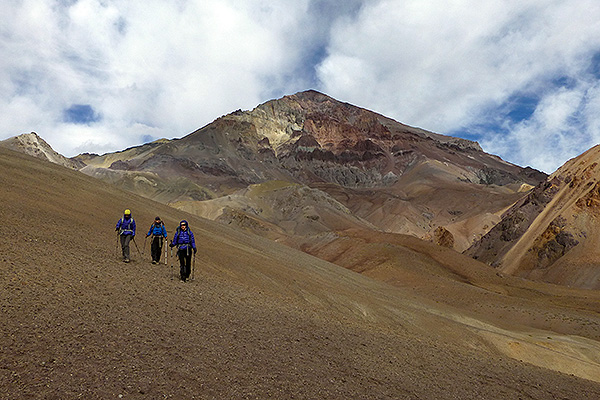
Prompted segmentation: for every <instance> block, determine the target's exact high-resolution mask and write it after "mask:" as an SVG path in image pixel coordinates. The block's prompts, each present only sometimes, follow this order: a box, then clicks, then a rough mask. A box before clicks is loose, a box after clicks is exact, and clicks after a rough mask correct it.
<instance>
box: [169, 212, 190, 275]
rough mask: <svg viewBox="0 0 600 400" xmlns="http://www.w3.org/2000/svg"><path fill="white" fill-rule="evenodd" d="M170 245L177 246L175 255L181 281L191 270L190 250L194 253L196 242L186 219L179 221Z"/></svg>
mask: <svg viewBox="0 0 600 400" xmlns="http://www.w3.org/2000/svg"><path fill="white" fill-rule="evenodd" d="M169 246H170V247H173V246H177V256H178V257H179V274H180V278H181V281H182V282H185V281H186V280H187V279H188V278H189V277H190V273H191V272H192V252H193V253H194V254H196V242H195V240H194V234H193V233H192V231H191V230H190V229H189V226H188V223H187V221H186V220H183V221H181V222H180V223H179V228H177V231H176V232H175V236H173V241H172V242H171V244H169Z"/></svg>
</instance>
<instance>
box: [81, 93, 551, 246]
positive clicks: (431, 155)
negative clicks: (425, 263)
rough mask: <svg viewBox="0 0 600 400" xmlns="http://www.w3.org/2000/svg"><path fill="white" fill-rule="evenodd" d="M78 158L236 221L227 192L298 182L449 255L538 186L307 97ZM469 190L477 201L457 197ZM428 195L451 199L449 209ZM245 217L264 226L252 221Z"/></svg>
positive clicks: (466, 149)
mask: <svg viewBox="0 0 600 400" xmlns="http://www.w3.org/2000/svg"><path fill="white" fill-rule="evenodd" d="M76 158H77V159H78V160H80V161H82V162H85V163H86V164H87V165H86V166H85V167H84V168H82V169H81V170H82V172H84V173H87V174H89V175H91V176H95V177H100V178H102V179H104V180H106V181H109V182H111V183H114V184H117V185H119V186H121V187H123V188H124V189H128V190H133V191H134V192H136V193H139V194H142V195H144V196H146V197H149V198H153V199H156V200H159V201H162V202H164V203H167V204H181V205H183V204H185V206H186V207H188V209H195V210H201V209H205V207H203V206H200V205H198V207H196V206H194V205H193V203H194V202H201V201H207V200H211V201H212V200H215V199H217V198H220V199H221V200H219V203H220V204H222V210H225V209H233V210H235V213H237V214H239V215H242V214H244V213H246V211H244V210H245V209H251V208H252V206H251V205H250V204H248V205H246V206H244V205H241V204H240V203H239V200H240V198H239V196H238V197H236V203H235V204H227V199H228V198H229V196H232V195H233V194H234V193H238V192H240V191H244V190H246V189H247V188H248V187H249V186H250V185H256V184H267V183H268V182H270V181H273V182H275V181H286V182H290V183H294V184H301V185H305V186H307V187H310V188H312V189H317V190H320V191H322V192H324V193H325V194H327V195H328V196H331V197H333V198H334V199H335V200H336V201H338V202H340V203H341V204H343V205H344V206H345V207H347V208H348V209H350V210H351V212H352V213H353V214H355V216H356V217H357V218H359V219H362V220H364V221H366V222H368V223H369V224H371V225H374V226H376V227H377V229H381V230H384V231H390V232H396V233H403V234H411V235H414V236H417V237H420V238H425V239H427V238H433V237H434V232H435V231H436V229H437V228H438V227H440V226H442V227H444V229H446V230H447V231H448V232H449V233H450V234H451V235H453V236H454V237H455V240H454V241H453V243H454V246H455V249H456V250H457V251H462V250H464V249H466V248H467V247H469V246H470V245H471V244H472V243H473V242H474V241H475V240H476V239H478V238H479V237H481V236H482V235H483V234H485V233H486V232H487V230H488V229H489V228H490V227H491V226H492V225H493V224H494V223H495V222H497V221H498V220H499V216H498V213H499V212H500V211H501V210H503V209H505V208H506V207H508V206H509V205H511V204H512V203H514V202H515V201H516V200H518V198H520V197H521V196H522V188H523V187H529V186H535V185H537V183H538V182H540V181H541V180H543V179H544V178H545V177H546V175H545V174H543V173H541V172H539V171H535V170H533V169H531V168H521V167H518V166H515V165H513V164H510V163H507V162H505V161H503V160H501V159H500V158H499V157H497V156H493V155H489V154H487V153H484V152H483V151H481V148H480V146H479V145H478V144H477V143H476V142H472V141H469V140H466V139H460V138H452V137H448V136H443V135H439V134H435V133H432V132H427V131H425V130H423V129H420V128H412V127H409V126H407V125H404V124H401V123H399V122H397V121H394V120H392V119H390V118H387V117H385V116H383V115H380V114H377V113H375V112H372V111H369V110H366V109H363V108H360V107H356V106H353V105H351V104H349V103H343V102H340V101H337V100H335V99H333V98H331V97H329V96H327V95H325V94H322V93H319V92H316V91H307V92H299V93H297V94H294V95H289V96H285V97H283V98H281V99H274V100H270V101H267V102H265V103H263V104H260V105H258V106H257V107H255V108H254V109H253V110H249V111H241V110H238V111H235V112H233V113H231V114H228V115H225V116H222V117H219V118H217V119H216V120H215V121H214V122H212V123H210V124H208V125H206V126H204V127H202V128H200V129H198V130H196V131H194V132H192V133H190V134H188V135H186V136H185V137H183V138H180V139H175V140H171V141H158V142H153V143H150V144H145V145H141V146H136V147H133V148H130V149H127V150H124V151H121V152H117V153H110V154H105V155H102V156H98V155H80V156H78V157H76ZM470 191H471V192H474V193H478V194H477V195H476V197H478V198H477V199H475V198H470V197H469V196H468V195H467V196H465V194H466V193H467V192H470ZM325 197H326V196H325V195H324V196H323V198H325ZM437 197H445V198H447V199H451V198H456V200H455V201H454V204H453V205H451V206H450V207H447V206H446V205H445V204H443V202H440V201H438V200H437ZM479 197H480V198H479ZM248 201H249V202H252V200H251V199H248ZM302 201H304V200H301V202H302ZM307 201H308V200H307ZM306 207H310V205H309V204H306ZM317 213H318V211H317ZM267 214H269V215H275V214H277V210H271V211H269V212H267ZM211 215H216V214H215V213H214V212H211ZM383 215H387V217H383ZM215 218H218V215H216V216H215ZM247 218H250V219H253V220H255V221H258V223H259V224H260V223H264V224H269V223H271V222H273V221H270V220H269V219H268V218H267V219H266V220H264V221H262V220H261V218H262V216H261V215H259V214H257V213H254V214H248V215H247ZM299 225H304V224H299ZM348 227H350V226H348ZM288 231H289V229H288ZM290 233H291V234H292V235H297V234H300V233H299V232H293V231H291V232H290ZM300 236H302V235H300Z"/></svg>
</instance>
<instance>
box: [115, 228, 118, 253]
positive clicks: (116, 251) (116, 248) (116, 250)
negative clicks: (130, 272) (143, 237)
mask: <svg viewBox="0 0 600 400" xmlns="http://www.w3.org/2000/svg"><path fill="white" fill-rule="evenodd" d="M115 257H117V259H118V258H119V232H117V247H115Z"/></svg>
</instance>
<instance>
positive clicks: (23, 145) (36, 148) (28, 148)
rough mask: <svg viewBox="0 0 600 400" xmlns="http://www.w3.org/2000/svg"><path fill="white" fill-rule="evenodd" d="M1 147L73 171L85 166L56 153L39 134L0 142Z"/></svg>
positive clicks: (28, 134) (27, 134) (25, 134)
mask: <svg viewBox="0 0 600 400" xmlns="http://www.w3.org/2000/svg"><path fill="white" fill-rule="evenodd" d="M0 146H3V147H6V148H9V149H11V150H16V151H19V152H21V153H25V154H29V155H30V156H34V157H37V158H40V159H42V160H45V161H50V162H53V163H55V164H59V165H62V166H65V167H67V168H71V169H80V168H83V167H84V166H85V164H84V163H83V162H81V161H79V160H76V159H70V158H67V157H65V156H63V155H62V154H59V153H57V152H56V151H54V149H53V148H52V147H50V145H49V144H48V143H46V141H45V140H44V139H42V138H41V137H39V136H38V134H37V133H35V132H31V133H24V134H22V135H19V136H15V137H12V138H9V139H6V140H2V141H0Z"/></svg>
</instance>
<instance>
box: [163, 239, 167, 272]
mask: <svg viewBox="0 0 600 400" xmlns="http://www.w3.org/2000/svg"><path fill="white" fill-rule="evenodd" d="M163 246H165V267H166V266H167V260H168V257H167V238H165V239H164V240H163Z"/></svg>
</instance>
